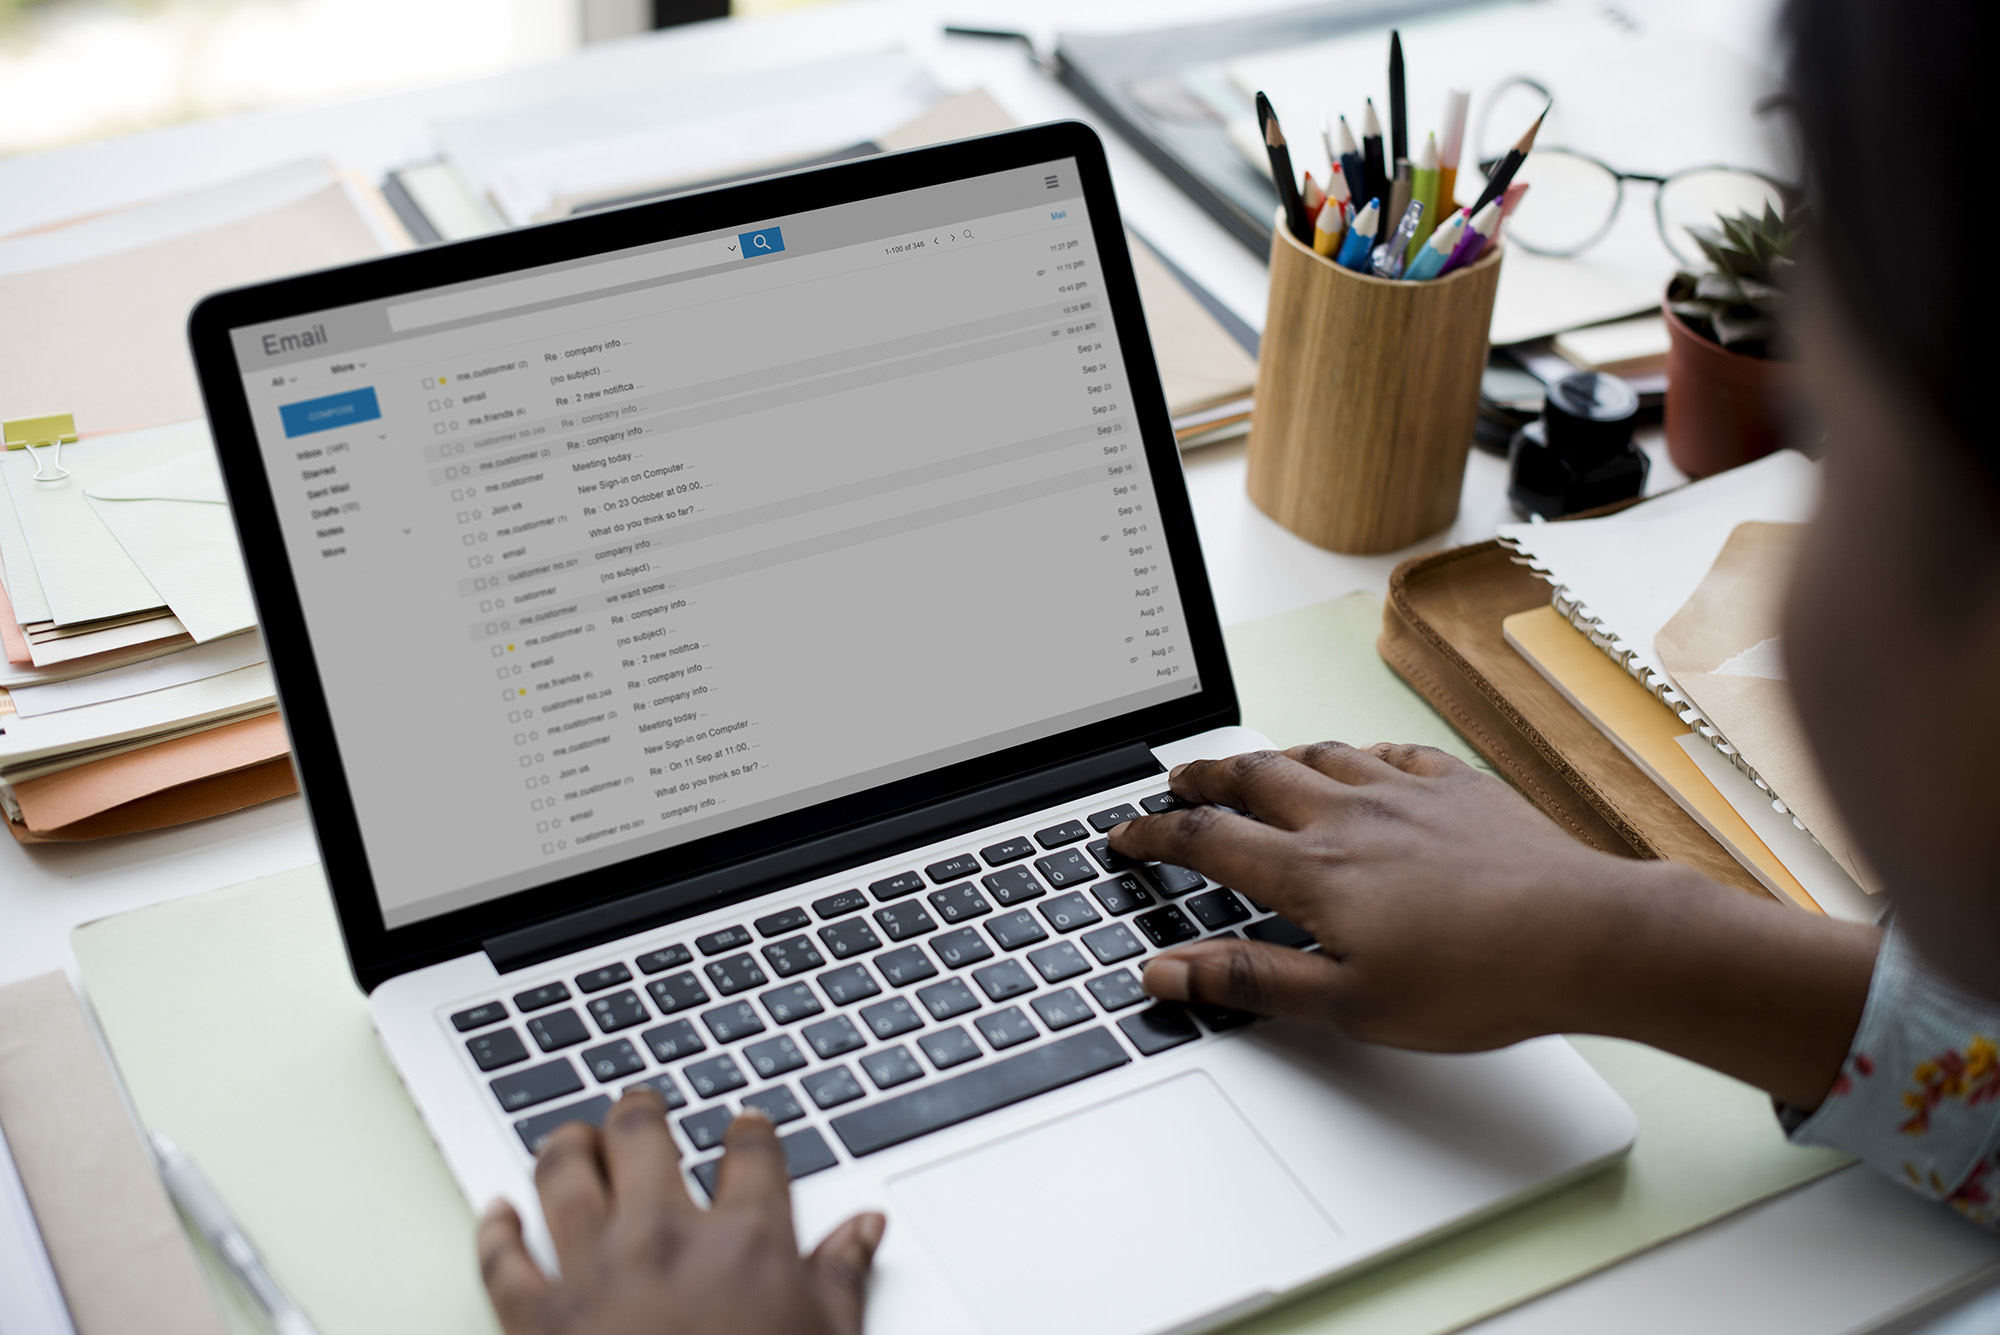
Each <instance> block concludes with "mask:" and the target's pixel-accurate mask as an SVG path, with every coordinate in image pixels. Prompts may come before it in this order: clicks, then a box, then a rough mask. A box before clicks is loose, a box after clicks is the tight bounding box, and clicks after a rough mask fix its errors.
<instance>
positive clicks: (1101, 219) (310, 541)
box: [190, 124, 1635, 1335]
mask: <svg viewBox="0 0 2000 1335" xmlns="http://www.w3.org/2000/svg"><path fill="white" fill-rule="evenodd" d="M190 338H191V341H192V345H193V350H194V356H195V361H196V364H197V367H198V370H199V374H200V379H201V384H202V390H203V394H204V396H205V398H206V402H207V407H208V412H209V418H210V422H211V424H212V427H213V431H214V436H215V441H216V445H217V448H218V452H219V455H220V459H221V463H222V468H223V472H224V475H225V478H226V481H227V484H228V490H229V494H230V499H231V504H232V505H233V507H234V511H235V516H236V522H237V525H238V528H239V532H240V535H241V538H242V544H243V549H244V552H245V554H246V557H247V559H248V561H247V563H248V566H249V570H250V574H251V580H252V584H253V587H254V591H255V594H256V598H257V604H258V611H259V617H260V620H261V622H262V625H263V629H264V635H265V637H266V639H267V641H268V643H269V646H270V655H271V664H272V668H273V670H274V672H275V674H276V678H277V683H278V691H279V696H280V699H281V702H282V706H283V710H284V716H285V720H286V723H287V726H288V727H289V729H290V732H291V738H292V743H293V754H294V757H295V761H296V764H297V767H298V773H299V779H300V785H301V788H302V789H303V792H304V795H305V800H306V803H307V806H308V808H309V810H310V815H311V820H312V824H313V829H314V832H315V835H316V837H317V839H318V843H319V847H320V851H321V855H322V857H323V859H324V862H325V867H326V875H327V880H328V883H329V885H330V886H331V888H332V893H333V897H334V901H335V904H336V907H337V909H338V914H339V919H340V926H341V931H342V933H343V935H344V938H345V942H346V948H347V952H348V957H349V960H350V961H351V963H352V966H353V970H354V976H355V980H356V981H357V983H359V985H360V986H361V988H362V989H363V990H364V991H365V992H367V994H368V996H369V1004H370V1009H371V1012H372V1014H373V1017H374V1023H375V1026H376V1028H377V1030H378V1032H379V1035H380V1038H381V1042H382V1045H383V1047H384V1049H385V1050H386V1051H387V1053H388V1055H389V1058H390V1060H391V1061H392V1062H393V1063H394V1065H395V1067H396V1070H397V1072H398V1073H399V1074H400V1076H401V1078H402V1081H403V1083H404V1085H405V1086H406V1088H407V1089H408V1091H409V1096H410V1098H411V1099H412V1100H413V1102H414V1103H415V1105H416V1107H417V1109H418V1111H419V1112H420V1113H421V1114H422V1116H423V1120H424V1123H425V1125H426V1126H427V1127H428V1128H429V1130H430V1133H431V1134H432V1136H433V1137H434V1138H435V1139H436V1142H437V1145H438V1148H439V1150H440V1151H441V1152H442V1154H443V1156H444V1159H445V1162H446V1163H447V1164H448V1165H449V1166H450V1169H451V1172H452V1174H453V1175H454V1177H455V1178H456V1179H457V1181H458V1184H459V1186H460V1187H461V1189H462V1190H463V1191H464V1193H465V1196H466V1199H467V1200H468V1201H469V1202H471V1203H472V1204H473V1205H474V1206H475V1207H477V1206H480V1205H483V1204H484V1203H485V1202H486V1201H488V1200H490V1199H492V1198H493V1197H495V1196H505V1197H507V1198H509V1199H511V1200H512V1201H513V1202H514V1203H515V1204H516V1205H517V1206H519V1207H520V1209H521V1211H522V1213H523V1215H524V1217H525V1218H526V1220H527V1221H528V1228H529V1234H530V1238H531V1243H532V1245H533V1246H534V1247H535V1248H536V1250H537V1252H538V1254H539V1255H540V1256H541V1257H542V1258H543V1259H544V1261H545V1262H546V1261H549V1260H551V1259H552V1258H551V1256H550V1251H549V1248H548V1244H547V1235H546V1231H545V1229H544V1227H543V1225H542V1222H541V1219H540V1215H539V1212H538V1211H537V1209H536V1198H535V1192H534V1187H533V1182H532V1168H533V1155H534V1151H535V1149H536V1147H537V1146H538V1145H539V1144H540V1143H541V1141H542V1140H543V1139H544V1138H545V1137H546V1136H548V1134H549V1133H550V1132H551V1131H552V1130H553V1129H554V1128H555V1127H557V1126H559V1125H562V1124H563V1123H565V1122H567V1121H570V1120H573V1119H579V1118H581V1119H589V1120H596V1119H600V1118H602V1117H603V1115H604V1113H605V1111H606V1109H607V1108H608V1107H609V1105H610V1104H611V1102H612V1101H613V1100H614V1099H615V1098H617V1096H618V1095H619V1094H620V1093H621V1092H622V1091H623V1090H625V1089H627V1088H629V1087H631V1086H633V1085H639V1084H643V1085H648V1086H651V1087H652V1088H654V1089H657V1090H658V1091H659V1092H660V1093H661V1094H662V1095H663V1096H664V1097H665V1099H666V1102H667V1104H668V1107H669V1112H668V1120H669V1122H670V1124H671V1126H672V1130H673V1134H674V1136H675V1138H676V1140H677V1141H678V1143H679V1145H680V1148H681V1151H682V1154H683V1167H684V1169H685V1173H686V1177H687V1182H688V1186H689V1190H690V1191H691V1192H692V1193H694V1195H695V1197H696V1199H698V1200H699V1199H705V1198H706V1194H707V1192H708V1191H709V1189H710V1187H711V1186H712V1185H713V1183H714V1181H715V1176H716V1165H717V1162H718V1158H719V1155H720V1149H719V1138H720V1135H721V1132H722V1128H723V1127H724V1126H725V1125H726V1124H727V1122H728V1121H729V1119H730V1117H731V1116H732V1115H733V1114H734V1112H735V1111H736V1110H737V1109H738V1108H739V1107H742V1106H745V1105H754V1106H756V1107H759V1108H762V1109H763V1110H764V1111H766V1112H767V1113H769V1114H770V1116H771V1118H772V1120H773V1121H774V1122H776V1123H777V1124H778V1128H779V1131H780V1134H781V1135H782V1137H783V1143H784V1147H785V1153H786V1158H787V1161H788V1163H789V1164H790V1167H791V1171H792V1174H793V1177H794V1182H793V1188H794V1193H795V1203H796V1217H797V1220H798V1225H799V1231H800V1236H801V1239H802V1240H805V1241H810V1240H813V1239H816V1238H817V1237H818V1236H820V1235H821V1234H823V1233H824V1231H825V1230H827V1229H828V1228H830V1227H831V1226H832V1225H833V1224H835V1223H836V1222H838V1221H839V1220H840V1219H843V1218H845V1217H846V1216H847V1215H849V1214H850V1213H852V1212H853V1211H855V1210H858V1209H862V1208H880V1209H883V1210H885V1211H886V1212H887V1213H888V1216H889V1219H890V1227H889V1230H888V1234H887V1238H886V1240H885V1242H884V1245H883V1248H882V1251H881V1253H880V1255H879V1257H878V1260H877V1265H876V1275H875V1281H874V1290H873V1298H872V1300H871V1306H870V1310H869V1318H868V1319H869V1327H870V1329H871V1330H872V1331H877V1332H884V1333H893V1335H902V1333H904V1332H909V1333H911V1335H914V1333H915V1332H938V1331H956V1330H966V1331H987V1332H994V1333H995V1335H1014V1333H1016V1332H1029V1331H1033V1332H1039V1333H1046V1332H1067V1331H1077V1332H1083V1331H1089V1332H1101V1333H1106V1335H1112V1333H1118V1332H1130V1333H1131V1335H1142V1333H1144V1332H1159V1331H1182V1330H1195V1329H1200V1328H1205V1327H1209V1326H1213V1325H1216V1324H1219V1323H1222V1322H1225V1321H1227V1320H1230V1319H1232V1318H1234V1317H1237V1316H1240V1315H1242V1314H1244V1313H1247V1312H1249V1311H1252V1310H1254V1309H1256V1308H1258V1307H1260V1306H1262V1305H1265V1304H1267V1303H1270V1302H1273V1301H1275V1300H1277V1299H1279V1298H1281V1297H1283V1296H1284V1295H1286V1294H1290V1293H1293V1292H1296V1291H1297V1290H1299V1289H1300V1288H1302V1287H1303V1286H1306V1285H1310V1284H1313V1283H1316V1282H1319V1281H1322V1280H1325V1279H1326V1278H1328V1277H1330V1276H1333V1275H1336V1274H1338V1273H1340V1272H1342V1271H1345V1270H1349V1269H1351V1268H1353V1267H1356V1266H1359V1265H1362V1264H1365V1263H1367V1262H1370V1261H1373V1260H1377V1259H1379V1258H1381V1257H1383V1256H1384V1255H1386V1254H1388V1253H1391V1252H1393V1251H1395V1250H1397V1249H1399V1248H1403V1247H1407V1246H1409V1245H1410V1244H1412V1243H1414V1242H1416V1241H1418V1240H1420V1239H1423V1238H1427V1237H1429V1236H1432V1235H1434V1234H1436V1233H1438V1232H1439V1231H1441V1230H1444V1229H1449V1228H1452V1227H1456V1226H1461V1225H1463V1224H1466V1223H1467V1222H1469V1221H1472V1220H1475V1219H1478V1218H1480V1217H1482V1216H1485V1215H1487V1214H1490V1213H1492V1212H1494V1211H1497V1210H1500V1209H1502V1208H1504V1207H1507V1206H1509V1205H1512V1204H1515V1203H1517V1202H1519V1201H1521V1200H1523V1199H1525V1198H1527V1197H1529V1196H1531V1195H1534V1194H1536V1193H1540V1192H1545V1191H1548V1190H1550V1189H1552V1188H1554V1187H1556V1186H1558V1185H1560V1184H1562V1183H1564V1182H1567V1181H1569V1180H1571V1179H1573V1178H1576V1177H1578V1176H1579V1175H1582V1174H1586V1173H1589V1172H1591V1171H1592V1170H1594V1169H1596V1168H1599V1167H1601V1166H1603V1165H1605V1164H1607V1163H1610V1162H1612V1161H1613V1160H1615V1159H1616V1158H1617V1157H1618V1156H1620V1155H1622V1154H1623V1153H1624V1152H1625V1150H1626V1149H1627V1148H1628V1147H1629V1146H1630V1144H1631V1142H1632V1138H1633V1134H1634V1128H1635V1123H1634V1120H1633V1117H1632V1113H1631V1111H1630V1110H1629V1109H1628V1108H1627V1107H1626V1106H1625V1104H1624V1103H1623V1102H1622V1101H1621V1100H1620V1099H1619V1098H1618V1096H1617V1095H1616V1094H1615V1093H1614V1092H1613V1091H1612V1090H1611V1089H1610V1088H1609V1087H1608V1086H1607V1085H1606V1084H1605V1083H1604V1082H1603V1080H1601V1079H1600V1078H1599V1077H1598V1076H1597V1075H1596V1074H1595V1072H1594V1071H1593V1070H1592V1069H1591V1068H1590V1067H1589V1066H1588V1065H1587V1064H1585V1063H1584V1062H1583V1061H1582V1060H1581V1059H1580V1058H1579V1057H1578V1056H1577V1055H1576V1053H1575V1052H1574V1051H1573V1050H1572V1049H1571V1048H1570V1047H1569V1046H1568V1045H1567V1044H1565V1043H1563V1042H1562V1041H1561V1040H1559V1039H1546V1040H1542V1041H1537V1042H1530V1043H1524V1044H1521V1045H1519V1046H1517V1047H1513V1048H1509V1049H1506V1050H1504V1051H1499V1052H1490V1053H1482V1054H1476V1055H1470V1056H1437V1055H1423V1054H1414V1053H1404V1052H1395V1051H1390V1050H1387V1049H1381V1048H1374V1047H1368V1046H1363V1045H1356V1044H1352V1043H1346V1042H1342V1041H1340V1040H1338V1039H1335V1038H1332V1037H1329V1036H1327V1035H1324V1034H1320V1033H1317V1032H1311V1031H1308V1030H1305V1029H1302V1028H1298V1027H1293V1026H1288V1025H1284V1024H1279V1023H1275V1022H1269V1021H1259V1020H1256V1019H1254V1018H1253V1017H1251V1016H1248V1015H1244V1014H1239V1013H1234V1012H1229V1011H1224V1010H1219V1009H1213V1008H1208V1009H1205V1008H1202V1007H1180V1006H1170V1005H1160V1004H1154V1003H1152V1002H1150V1001H1149V1000H1148V998H1146V997H1145V996H1144V995H1143V993H1142V992H1141V990H1140V987H1139V973H1140V970H1141V968H1142V967H1143V966H1144V964H1145V962H1146V960H1147V958H1148V957H1150V956H1151V955H1153V954H1155V953H1156V952H1158V951H1160V950H1162V949H1165V948H1168V947H1172V946H1175V945H1178V944H1181V943H1183V942H1188V941H1194V940H1199V939H1203V938H1205V937H1213V936H1219V935H1241V936H1244V937H1248V938H1251V939H1254V940H1260V941H1266V942H1273V943H1276V944H1278V945H1280V946H1283V947H1289V948H1299V949H1313V948H1315V947H1314V946H1313V943H1312V942H1311V941H1310V940H1308V939H1307V937H1306V935H1305V933H1303V932H1301V931H1300V930H1299V929H1298V928H1297V927H1295V926H1294V925H1293V924H1291V923H1289V922H1287V921H1286V920H1285V919H1283V918H1281V917H1278V916H1275V915H1273V914H1272V913H1271V912H1270V911H1269V910H1268V909H1266V908H1265V907H1264V906H1262V905H1260V904H1257V903H1255V902H1254V901H1252V900H1251V899H1250V898H1249V897H1247V896H1245V895H1243V894H1241V893H1239V892H1238V891H1236V890H1234V889H1232V888H1229V887H1226V886H1221V885H1217V884H1214V883H1213V882H1211V881H1209V880H1207V879H1206V878H1204V877H1203V876H1202V875H1201V874H1199V872H1197V871H1194V870H1191V869H1188V868H1183V867H1174V866H1166V865H1146V866H1142V865H1133V864H1130V863H1128V862H1127V861H1126V860H1124V859H1122V858H1121V857H1119V855H1118V854H1117V853H1116V852H1114V851H1113V850H1112V849H1111V848H1110V846H1109V844H1108V842H1107V839H1106V834H1107V832H1108V831H1109V830H1110V829H1111V828H1112V827H1113V826H1114V825H1116V824H1117V823H1118V822H1119V821H1121V820H1125V819H1128V818H1130V817H1132V816H1133V815H1134V814H1135V813H1138V812H1157V811H1162V810H1166V809H1169V808H1171V807H1172V806H1173V805H1174V804H1175V799H1174V797H1173V796H1172V795H1171V794H1170V793H1169V792H1168V789H1167V784H1166V772H1167V770H1168V768H1169V767H1170V766H1171V765H1173V764H1175V763H1178V762H1180V761H1183V760H1189V759H1194V758H1196V757H1203V756H1217V755H1226V754H1232V753H1235V752H1239V751H1242V750H1245V749H1250V748H1257V747H1263V746H1266V745H1268V743H1267V742H1266V740H1265V739H1264V738H1262V737H1260V736H1258V735H1256V734H1255V733H1252V732H1250V731H1248V730H1246V729H1244V728H1242V727H1241V726H1239V723H1238V710H1237V701H1236V696H1235V692H1234V688H1233V686H1232V683H1231V678H1230V669H1229V661H1228V658H1227V655H1226V654H1225V652H1224V649H1223V643H1222V638H1221V634H1220V630H1219V627H1218V624H1217V618H1216V611H1215V607H1214V604H1213V601H1212V599H1211V595H1210V592H1209V588H1208V583H1207V579H1206V576H1205V574H1204V570H1203V566H1202V556H1201V549H1200V545H1199V543H1198V541H1197V538H1196V534H1195V529H1194V524H1193V520H1192V515H1191V513H1190V509H1189V503H1188V496H1187V491H1186V488H1185V486H1184V483H1183V480H1182V477H1181V471H1180V463H1179V458H1178V455H1177V453H1176V450H1175V444H1174V437H1173V433H1172V431H1171V429H1170V427H1169V423H1168V418H1167V412H1166V407H1165V403H1164V400H1163V397H1162V394H1161V390H1160V382H1159V378H1158V374H1157V372H1156V370H1155V367H1154V362H1153V356H1152V351H1151V347H1150V345H1149V342H1148V338H1147V331H1146V321H1145V318H1144V315H1143V312H1142V311H1141V309H1140V305H1139V296H1138V292H1137V289H1136V288H1135V286H1134V282H1133V275H1132V266H1131V262H1130V259H1129V257H1128V254H1127V251H1126V245H1125V241H1124V233H1123V230H1122V225H1121V223H1120V221H1119V215H1118V206H1117V202H1116V200H1115V199H1114V197H1113V193H1112V187H1111V179H1110V175H1109V172H1108V170H1107V167H1106V164H1105V158H1104V151H1103V148H1102V146H1101V144H1100V143H1099V141H1098V139H1097V138H1096V136H1095V135H1094V134H1093V133H1092V132H1091V131H1090V130H1089V129H1088V128H1086V127H1084V126H1082V125H1077V124H1055V125H1047V126H1041V127H1037V128H1032V129H1026V130H1020V131H1016V132H1012V133H1007V134H1002V135H995V136H990V137H986V138H981V139H973V140H968V141H964V142H960V143H955V144H949V145H944V146H941V147H936V148H927V149H922V150H918V151H913V152H908V153H900V154H895V155H891V156H882V157H876V158H871V159H867V160H861V161H855V162H850V163H845V164H841V165H837V166H833V167H828V168H825V169H822V170H815V171H811V172H806V173H801V174H794V175H789V176H784V177H778V178H772V179H766V180H762V181H757V182H752V183H748V184H742V185H736V186H732V187H729V188H727V189H721V190H716V191H712V192H706V193H701V194H697V195H691V196H686V197H681V198H676V199H670V200H665V201H661V202H656V203H651V204H646V205H643V206H637V207H632V208H627V209H622V210H616V211H611V212H606V213H601V214H594V215H589V216H585V217H580V218H576V219H571V220H566V221H563V222H558V223H553V224H550V225H547V226H542V227H535V228H529V229H524V230H521V231H516V232H511V233H507V234H504V235H499V236H493V237H488V238H483V239H479V240H473V241H468V242H464V243H461V244H456V245H450V246H440V247H437V248H434V249H429V250H421V251H417V252H413V253H409V254H403V255H398V256H393V257H389V258H385V259H379V260H374V261H370V262H368V263H365V264H358V265H354V266H351V267H348V268H342V269H335V270H329V271H326V272H321V273H314V274H308V275H305V276H302V277H296V278H289V279H284V280H281V281H278V282H272V283H267V284H263V285H259V286H255V287H249V288H244V289H240V290H237V291H232V292H227V293H223V294H220V295H217V296H213V297H210V298H209V299H207V300H206V301H204V302H202V303H201V305H200V306H199V307H198V308H197V309H196V311H195V312H194V315H193V317H192V320H191V324H190ZM1330 688H1331V689H1337V685H1333V684H1330ZM470 1245H471V1242H470V1239H468V1240H467V1246H468V1247H469V1246H470Z"/></svg>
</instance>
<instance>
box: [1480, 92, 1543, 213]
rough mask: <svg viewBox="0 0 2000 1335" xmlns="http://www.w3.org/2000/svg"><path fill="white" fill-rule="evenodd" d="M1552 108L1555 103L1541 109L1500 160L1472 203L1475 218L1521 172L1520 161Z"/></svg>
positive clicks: (1526, 154)
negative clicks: (1484, 186)
mask: <svg viewBox="0 0 2000 1335" xmlns="http://www.w3.org/2000/svg"><path fill="white" fill-rule="evenodd" d="M1553 106H1555V103H1554V102H1550V103H1549V105H1548V106H1547V107H1543V108H1542V114H1541V115H1539V116H1537V117H1535V123H1534V124H1533V125H1530V126H1529V127H1528V132H1527V133H1526V134H1524V135H1522V136H1521V138H1520V139H1519V141H1518V142H1516V143H1515V145H1514V146H1513V147H1512V148H1510V149H1508V150H1507V156H1506V157H1504V158H1502V159H1500V165H1499V166H1498V167H1497V168H1495V169H1494V172H1493V175H1492V176H1490V177H1488V178H1487V180H1486V188H1485V189H1484V190H1482V191H1480V192H1479V198H1478V199H1477V200H1475V201H1473V205H1472V212H1473V215H1474V216H1475V217H1476V216H1477V215H1478V213H1479V210H1481V209H1483V208H1485V207H1486V206H1487V205H1488V204H1491V203H1492V202H1493V201H1494V200H1496V199H1498V198H1500V196H1501V194H1502V192H1504V191H1505V190H1506V189H1507V187H1508V185H1510V184H1511V183H1512V182H1513V180H1514V173H1515V172H1517V171H1519V170H1521V162H1522V160H1523V159H1525V158H1526V157H1527V156H1528V150H1529V149H1532V148H1533V147H1534V146H1535V136H1536V135H1537V134H1538V133H1540V132H1541V128H1542V122H1543V121H1545V120H1547V119H1548V118H1549V108H1550V107H1553Z"/></svg>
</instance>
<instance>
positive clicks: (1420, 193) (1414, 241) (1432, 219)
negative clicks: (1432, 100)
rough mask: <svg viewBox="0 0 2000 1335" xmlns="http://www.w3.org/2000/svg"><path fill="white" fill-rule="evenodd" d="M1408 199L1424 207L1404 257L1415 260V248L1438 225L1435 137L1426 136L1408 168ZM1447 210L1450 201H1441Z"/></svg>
mask: <svg viewBox="0 0 2000 1335" xmlns="http://www.w3.org/2000/svg"><path fill="white" fill-rule="evenodd" d="M1410 198H1411V199H1414V200H1416V201H1417V202H1418V203H1419V204H1422V205H1423V206H1424V220H1423V221H1422V222H1421V223H1419V224H1418V225H1417V234H1416V235H1415V236H1413V237H1411V238H1410V253H1409V255H1408V256H1407V257H1406V258H1408V259H1415V258H1416V255H1417V247H1418V246H1421V245H1422V244H1424V242H1426V241H1428V240H1430V236H1431V233H1432V232H1433V231H1435V230H1436V229H1437V225H1438V218H1439V216H1440V215H1439V213H1438V207H1439V204H1440V202H1441V201H1440V200H1439V199H1438V145H1437V136H1436V135H1434V134H1433V135H1426V136H1425V137H1424V146H1423V148H1422V149H1420V150H1419V151H1418V153H1417V160H1416V162H1415V163H1414V164H1412V165H1411V168H1410ZM1442 203H1443V204H1444V205H1445V207H1446V208H1447V209H1449V207H1450V201H1448V200H1446V201H1442Z"/></svg>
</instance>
